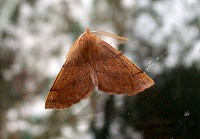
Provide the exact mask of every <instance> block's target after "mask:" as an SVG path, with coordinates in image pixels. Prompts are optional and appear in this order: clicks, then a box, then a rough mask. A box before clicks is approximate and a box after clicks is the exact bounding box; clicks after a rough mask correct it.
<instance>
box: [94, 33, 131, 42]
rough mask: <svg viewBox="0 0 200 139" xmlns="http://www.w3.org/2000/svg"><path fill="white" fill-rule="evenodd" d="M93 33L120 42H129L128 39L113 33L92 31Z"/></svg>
mask: <svg viewBox="0 0 200 139" xmlns="http://www.w3.org/2000/svg"><path fill="white" fill-rule="evenodd" d="M91 32H92V33H97V34H101V35H105V36H108V37H111V38H115V39H118V40H120V41H128V38H125V37H120V36H118V35H115V34H112V33H108V32H104V31H91Z"/></svg>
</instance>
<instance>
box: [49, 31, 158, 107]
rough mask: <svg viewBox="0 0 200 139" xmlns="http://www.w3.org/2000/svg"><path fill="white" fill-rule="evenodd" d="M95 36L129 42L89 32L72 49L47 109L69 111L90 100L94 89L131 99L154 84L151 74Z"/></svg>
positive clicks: (54, 84)
mask: <svg viewBox="0 0 200 139" xmlns="http://www.w3.org/2000/svg"><path fill="white" fill-rule="evenodd" d="M95 33H98V34H103V35H107V36H110V37H113V38H117V39H120V40H125V41H126V40H127V39H126V38H124V37H119V36H117V35H113V34H110V33H107V32H101V31H96V32H95V31H92V32H91V31H90V30H89V29H86V30H85V32H84V33H83V34H82V35H80V36H79V37H78V38H77V40H76V41H75V42H74V43H73V45H72V46H71V48H70V50H69V52H68V54H67V57H66V61H65V63H64V65H63V66H62V68H61V70H60V72H59V74H58V75H57V77H56V79H55V81H54V83H53V85H52V87H51V89H50V91H49V93H48V96H47V99H46V102H45V108H46V109H64V108H69V107H70V106H71V105H73V104H75V103H78V102H79V101H80V100H82V99H84V98H87V97H88V96H89V95H90V94H91V93H92V92H93V91H94V88H95V87H97V88H98V90H100V91H103V92H106V93H109V94H128V95H129V96H132V95H135V94H137V93H139V92H142V91H144V90H145V89H147V88H149V87H151V86H152V85H154V81H153V80H152V79H151V78H150V77H149V76H148V75H146V74H145V73H144V72H143V71H141V70H140V69H139V68H138V67H137V66H136V65H134V64H133V63H131V62H130V61H129V60H128V59H127V58H126V57H125V56H123V55H122V53H121V52H120V51H118V50H116V49H115V48H113V47H112V46H111V45H110V44H108V43H106V42H105V41H103V40H102V39H101V38H100V37H98V36H97V35H95Z"/></svg>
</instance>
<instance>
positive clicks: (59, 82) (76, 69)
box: [45, 60, 94, 109]
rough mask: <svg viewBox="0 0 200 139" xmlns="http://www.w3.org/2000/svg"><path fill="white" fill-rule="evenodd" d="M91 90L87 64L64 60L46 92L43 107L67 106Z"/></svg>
mask: <svg viewBox="0 0 200 139" xmlns="http://www.w3.org/2000/svg"><path fill="white" fill-rule="evenodd" d="M93 90H94V83H93V82H92V79H91V76H90V71H89V69H88V66H87V64H86V63H81V62H79V63H78V62H76V61H73V62H72V61H68V60H66V62H65V64H64V65H63V67H62V69H61V70H60V72H59V74H58V76H57V77H56V80H55V81H54V83H53V86H52V87H51V89H50V92H49V93H48V96H47V99H46V102H45V108H46V109H50V108H56V109H63V108H68V107H70V106H71V105H73V104H75V103H77V102H79V101H80V100H81V99H83V98H86V97H87V96H89V95H90V94H91V93H92V91H93Z"/></svg>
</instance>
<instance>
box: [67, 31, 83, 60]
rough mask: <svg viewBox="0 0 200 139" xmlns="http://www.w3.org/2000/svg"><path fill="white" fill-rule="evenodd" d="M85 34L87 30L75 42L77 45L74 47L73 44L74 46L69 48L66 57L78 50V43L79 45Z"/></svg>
mask: <svg viewBox="0 0 200 139" xmlns="http://www.w3.org/2000/svg"><path fill="white" fill-rule="evenodd" d="M85 34H86V31H85V32H84V33H83V34H81V35H80V36H79V37H78V39H77V42H76V43H75V44H74V45H75V46H74V47H73V46H72V47H71V48H70V49H69V53H68V54H67V55H66V59H68V58H69V56H71V53H72V52H74V51H75V50H76V48H77V45H78V43H79V41H80V39H81V37H82V36H83V35H85Z"/></svg>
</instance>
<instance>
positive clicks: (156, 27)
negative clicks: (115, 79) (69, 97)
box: [0, 0, 200, 139]
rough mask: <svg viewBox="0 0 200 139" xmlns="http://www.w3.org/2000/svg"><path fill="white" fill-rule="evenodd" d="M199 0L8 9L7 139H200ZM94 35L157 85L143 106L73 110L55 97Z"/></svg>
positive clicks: (61, 1)
mask: <svg viewBox="0 0 200 139" xmlns="http://www.w3.org/2000/svg"><path fill="white" fill-rule="evenodd" d="M199 6H200V1H199V0H117V1H116V0H106V1H100V0H87V1H84V0H1V1H0V138H1V139H79V138H82V139H199V138H200V135H199V134H200V8H199ZM86 27H90V29H91V30H101V31H107V32H110V33H113V34H117V35H119V36H124V37H128V38H129V41H128V42H127V43H125V44H121V45H119V44H118V43H116V41H115V40H113V39H110V38H108V37H104V36H103V37H102V39H104V40H106V41H107V42H108V43H111V45H112V46H114V47H116V48H117V49H118V50H121V51H123V54H124V55H126V57H128V58H129V59H130V60H131V61H133V62H134V63H135V64H136V65H138V66H139V67H140V68H141V69H142V70H143V71H145V72H146V73H147V74H148V75H149V76H150V77H152V79H154V80H155V82H156V85H155V86H154V87H152V88H150V89H148V90H146V91H144V92H142V93H140V94H138V95H136V96H132V97H129V96H127V95H107V94H106V93H103V92H98V91H95V93H93V95H91V96H90V97H89V98H87V99H85V100H83V101H81V102H80V103H78V104H76V105H74V106H72V107H71V108H69V109H65V110H46V109H45V108H44V103H45V99H46V96H47V93H48V91H49V89H50V87H51V85H52V83H53V81H54V79H55V77H56V75H57V74H58V72H59V70H60V69H61V67H62V64H63V63H64V61H65V56H66V54H67V52H68V50H69V48H70V46H71V45H72V43H73V42H74V40H75V39H76V38H77V37H78V36H79V35H80V34H81V33H83V31H84V30H85V28H86Z"/></svg>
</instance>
